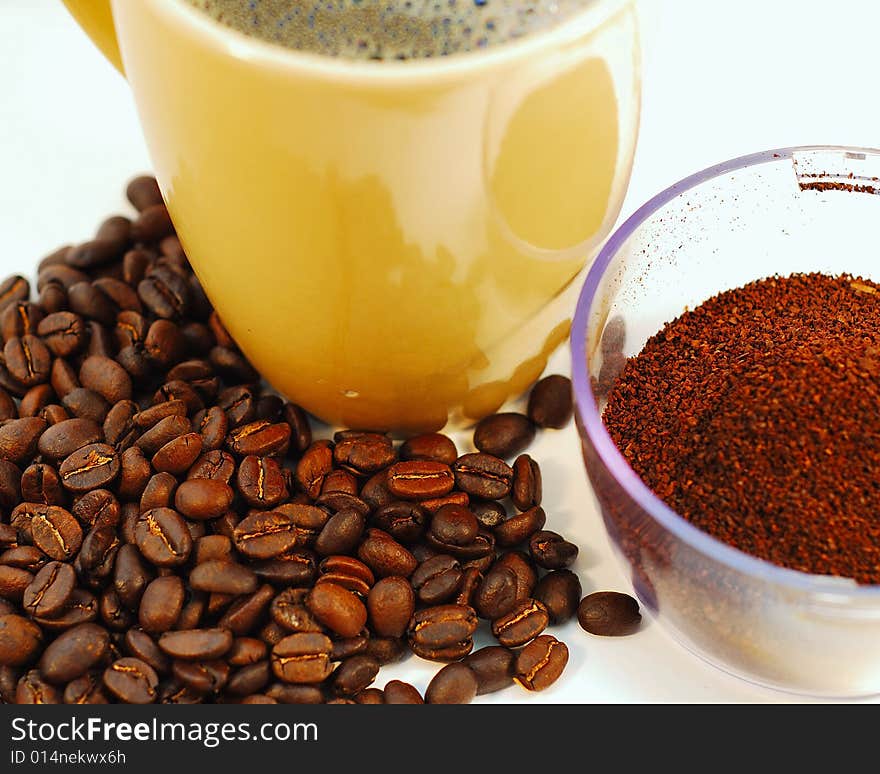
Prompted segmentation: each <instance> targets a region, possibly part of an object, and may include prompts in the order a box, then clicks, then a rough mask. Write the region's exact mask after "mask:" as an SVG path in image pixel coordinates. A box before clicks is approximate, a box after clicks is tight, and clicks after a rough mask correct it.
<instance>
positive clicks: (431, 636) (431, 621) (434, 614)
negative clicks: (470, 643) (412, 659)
mask: <svg viewBox="0 0 880 774" xmlns="http://www.w3.org/2000/svg"><path fill="white" fill-rule="evenodd" d="M476 629H477V614H476V612H475V611H474V610H473V608H470V607H464V606H463V605H437V606H435V607H426V608H424V609H422V610H418V611H416V613H415V614H414V615H413V617H412V619H411V620H410V623H409V626H408V627H407V636H408V637H409V641H410V644H411V645H424V646H425V647H428V648H445V647H447V646H453V645H455V644H456V643H460V642H463V641H465V640H467V639H468V638H470V637H471V635H472V634H473V633H474V632H475V631H476Z"/></svg>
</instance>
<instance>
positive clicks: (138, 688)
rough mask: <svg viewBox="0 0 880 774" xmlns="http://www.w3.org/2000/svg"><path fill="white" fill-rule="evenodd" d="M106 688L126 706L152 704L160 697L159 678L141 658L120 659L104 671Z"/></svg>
mask: <svg viewBox="0 0 880 774" xmlns="http://www.w3.org/2000/svg"><path fill="white" fill-rule="evenodd" d="M103 679H104V686H105V687H106V688H107V690H108V691H109V692H110V693H112V694H113V695H114V696H115V697H116V698H117V699H119V700H120V701H123V702H125V703H126V704H151V703H153V702H154V701H156V698H157V696H158V694H157V691H156V689H157V687H158V685H159V677H158V676H157V675H156V672H155V671H154V670H153V668H152V667H151V666H150V665H149V664H147V663H145V662H143V661H141V660H140V659H139V658H131V657H127V658H120V659H117V660H116V661H114V662H113V663H112V664H111V665H110V666H109V667H107V669H106V670H104V677H103Z"/></svg>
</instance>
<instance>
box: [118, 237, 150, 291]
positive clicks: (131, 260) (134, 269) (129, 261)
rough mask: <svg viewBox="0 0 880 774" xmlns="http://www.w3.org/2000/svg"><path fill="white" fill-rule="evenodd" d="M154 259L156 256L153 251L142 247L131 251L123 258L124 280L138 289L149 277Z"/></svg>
mask: <svg viewBox="0 0 880 774" xmlns="http://www.w3.org/2000/svg"><path fill="white" fill-rule="evenodd" d="M154 258H155V255H154V254H153V253H152V252H151V251H149V250H144V249H143V248H140V247H135V248H134V249H133V250H129V251H128V252H127V253H125V255H123V256H122V279H123V280H124V281H125V282H127V283H128V284H129V285H131V286H132V287H133V288H136V287H137V286H138V283H140V281H141V280H142V279H143V278H144V277H146V276H147V271H148V270H149V268H150V266H151V264H152V263H153V260H154Z"/></svg>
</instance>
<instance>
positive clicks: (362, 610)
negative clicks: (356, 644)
mask: <svg viewBox="0 0 880 774" xmlns="http://www.w3.org/2000/svg"><path fill="white" fill-rule="evenodd" d="M306 605H307V606H308V608H309V610H310V611H311V612H312V613H313V614H314V616H315V618H317V619H318V620H319V621H320V622H321V623H322V624H324V625H325V626H326V627H327V628H328V629H331V630H332V631H334V632H336V634H338V635H339V636H341V637H354V636H355V635H356V634H358V633H359V632H360V631H361V629H363V628H364V624H366V622H367V608H366V607H364V603H363V602H361V601H360V599H358V598H357V596H355V595H354V594H353V593H352V592H350V591H349V590H348V589H345V588H343V587H342V586H339V585H337V584H335V583H319V584H317V585H316V586H315V587H314V588H313V589H312V590H311V591H310V592H309V594H308V596H307V597H306Z"/></svg>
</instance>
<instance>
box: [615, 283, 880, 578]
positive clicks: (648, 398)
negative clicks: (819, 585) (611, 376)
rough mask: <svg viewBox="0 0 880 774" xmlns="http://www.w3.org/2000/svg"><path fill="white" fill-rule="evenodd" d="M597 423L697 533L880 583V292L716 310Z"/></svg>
mask: <svg viewBox="0 0 880 774" xmlns="http://www.w3.org/2000/svg"><path fill="white" fill-rule="evenodd" d="M603 419H604V422H605V425H606V427H607V428H608V431H609V433H610V435H611V437H612V438H613V440H614V442H615V443H616V444H617V446H618V448H619V449H620V450H621V452H622V453H623V455H624V456H625V457H626V459H627V461H628V462H629V464H630V465H631V466H632V467H633V469H634V470H635V471H636V472H637V473H638V474H639V476H641V478H642V480H643V481H644V482H645V483H646V484H647V486H649V487H650V488H651V489H652V490H653V491H654V493H655V494H657V496H659V497H660V498H661V499H662V500H663V501H664V502H666V503H667V504H668V505H669V506H670V507H671V508H673V509H674V510H675V511H676V512H677V513H679V514H680V515H682V516H683V517H684V518H685V519H687V520H688V521H689V522H691V523H692V524H694V525H695V526H697V527H699V528H700V529H702V530H704V531H706V532H708V533H709V534H711V535H712V536H714V537H716V538H718V539H719V540H722V541H724V542H725V543H728V544H730V545H732V546H734V547H736V548H738V549H740V550H742V551H744V552H746V553H749V554H751V555H753V556H757V557H760V558H761V559H766V560H768V561H770V562H773V563H774V564H777V565H780V566H782V567H788V568H791V569H795V570H801V571H804V572H809V573H817V574H822V575H835V576H842V577H847V578H853V579H855V580H856V581H857V582H859V583H864V584H873V583H880V509H878V506H880V285H877V284H875V283H874V282H871V281H869V280H864V279H861V278H857V277H852V276H848V275H843V276H839V277H832V276H828V275H823V274H816V273H813V274H795V275H792V276H789V277H769V278H767V279H763V280H759V281H756V282H752V283H750V284H748V285H746V286H744V287H741V288H737V289H735V290H730V291H727V292H724V293H721V294H719V295H717V296H715V297H713V298H710V299H709V300H708V301H706V302H705V303H703V304H701V305H700V306H698V307H697V308H695V309H693V310H691V311H688V312H685V313H684V314H683V315H681V316H680V317H679V318H677V319H676V320H673V321H672V322H671V323H669V324H667V325H666V326H665V327H664V328H663V329H662V330H661V331H660V332H658V333H657V334H656V335H654V336H653V337H652V338H650V339H649V340H648V342H647V343H646V344H645V347H644V349H643V350H642V351H641V352H640V353H639V354H638V356H636V357H634V358H631V359H629V360H628V361H627V363H626V365H625V367H624V369H623V371H622V373H621V375H620V377H619V378H618V380H617V381H616V383H615V384H614V387H613V389H612V390H611V392H610V394H609V397H608V403H607V406H606V408H605V410H604V413H603Z"/></svg>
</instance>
